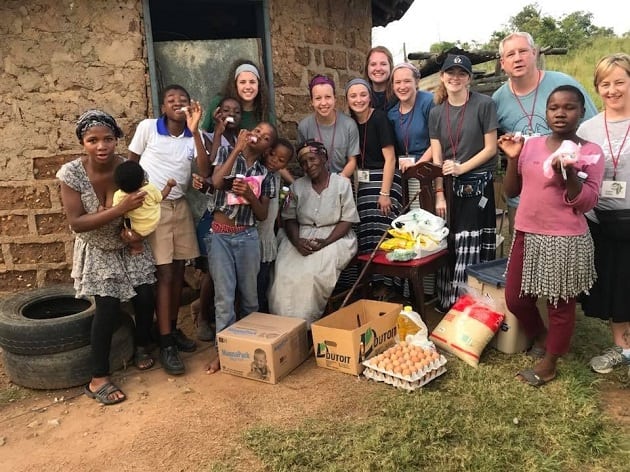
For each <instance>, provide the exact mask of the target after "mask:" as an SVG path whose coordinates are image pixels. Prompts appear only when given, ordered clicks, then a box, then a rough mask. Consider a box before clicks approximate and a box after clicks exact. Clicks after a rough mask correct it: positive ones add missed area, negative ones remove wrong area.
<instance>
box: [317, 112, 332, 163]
mask: <svg viewBox="0 0 630 472" xmlns="http://www.w3.org/2000/svg"><path fill="white" fill-rule="evenodd" d="M315 126H317V135H318V136H319V142H320V143H322V144H323V145H324V146H326V143H325V142H324V138H322V131H321V130H320V129H319V123H318V122H317V117H315ZM336 133H337V110H335V124H334V125H333V135H332V141H330V148H328V146H326V149H327V150H328V159H329V161H328V162H329V163H330V160H332V159H333V157H334V156H335V154H334V153H335V134H336ZM328 165H330V164H328Z"/></svg>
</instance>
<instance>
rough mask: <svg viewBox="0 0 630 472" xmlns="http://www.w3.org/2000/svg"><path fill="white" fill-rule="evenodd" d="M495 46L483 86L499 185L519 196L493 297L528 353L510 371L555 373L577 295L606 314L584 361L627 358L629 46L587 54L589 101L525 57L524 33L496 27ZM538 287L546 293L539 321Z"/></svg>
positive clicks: (534, 381)
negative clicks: (492, 72) (590, 61)
mask: <svg viewBox="0 0 630 472" xmlns="http://www.w3.org/2000/svg"><path fill="white" fill-rule="evenodd" d="M499 53H500V57H501V65H502V68H503V70H504V71H505V72H506V73H507V75H508V77H509V79H508V81H507V83H505V84H504V85H503V86H502V87H501V88H499V89H498V90H497V91H496V92H495V93H494V95H493V99H494V101H495V103H496V104H497V110H498V120H499V127H500V129H501V130H502V131H504V132H505V134H503V135H502V136H501V137H500V138H499V139H498V146H499V148H500V149H501V150H502V151H503V152H504V153H505V155H506V156H507V160H508V162H507V169H506V174H505V177H504V190H505V193H506V196H507V197H508V199H513V198H515V197H519V201H518V202H515V206H517V207H518V209H517V210H516V212H515V217H514V223H513V230H514V234H513V241H512V247H511V250H510V255H509V259H508V266H507V271H506V286H505V297H506V303H507V307H508V309H509V310H510V311H511V312H512V313H514V315H515V316H516V317H517V318H518V320H519V323H520V325H521V327H522V328H523V329H524V330H525V332H526V334H527V335H528V337H529V338H530V339H531V340H532V346H531V348H530V349H529V350H528V351H527V354H528V355H529V356H530V357H532V358H533V359H535V364H534V366H533V367H531V368H525V369H523V370H521V371H520V372H518V377H519V379H520V380H522V381H523V382H526V383H528V384H530V385H532V386H536V387H539V386H542V385H544V384H546V383H547V382H549V381H550V380H552V379H554V378H555V377H556V375H557V361H558V359H559V358H560V357H561V356H562V355H564V354H565V353H567V352H568V350H569V348H570V342H571V338H572V335H573V332H574V327H575V323H576V305H577V303H578V302H581V305H582V309H583V311H584V313H585V314H586V315H587V316H590V317H597V318H601V319H604V320H607V321H609V322H610V327H611V331H612V335H613V346H612V347H610V348H608V349H606V350H605V351H604V352H603V353H601V354H600V355H597V356H594V357H593V358H592V359H591V361H590V366H591V368H592V369H593V370H594V371H596V372H598V373H608V372H611V371H612V369H613V368H614V367H615V366H618V365H626V364H630V310H628V308H627V306H628V302H629V301H630V300H629V299H628V295H627V292H628V291H627V289H626V288H625V286H624V285H623V282H621V280H625V276H627V274H628V269H627V267H628V255H629V251H630V232H629V231H628V230H629V229H630V228H629V227H628V215H629V214H630V196H628V195H627V194H626V192H625V186H626V182H627V181H628V178H629V176H628V166H629V164H628V163H627V160H628V159H629V158H630V143H628V145H626V142H627V139H626V138H627V136H628V134H629V132H630V56H629V55H628V54H625V53H618V54H610V55H607V56H605V57H603V58H602V59H601V60H600V61H599V62H598V64H597V65H596V67H595V74H594V85H595V88H596V91H597V93H598V94H599V96H600V98H601V100H602V103H603V111H602V112H600V113H597V112H596V108H595V106H594V105H593V103H592V101H591V99H590V98H589V96H588V94H587V93H586V92H585V91H584V89H583V88H582V87H581V85H580V84H579V83H577V81H575V80H574V79H573V78H571V77H570V76H567V75H566V74H562V73H559V72H553V71H546V70H540V69H539V68H538V67H537V65H536V47H535V45H534V41H533V39H532V37H531V35H529V34H527V33H513V34H511V35H509V36H507V37H506V38H505V39H504V40H503V41H502V42H501V45H500V48H499ZM624 169H625V170H624ZM512 201H513V202H514V200H512ZM538 298H543V299H546V301H547V303H546V305H547V312H548V322H547V323H546V324H545V323H544V321H543V319H542V317H541V315H540V312H539V310H538V307H537V306H536V302H537V300H538Z"/></svg>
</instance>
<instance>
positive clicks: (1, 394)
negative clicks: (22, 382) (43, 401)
mask: <svg viewBox="0 0 630 472" xmlns="http://www.w3.org/2000/svg"><path fill="white" fill-rule="evenodd" d="M31 395H32V393H31V392H30V390H28V389H25V388H22V387H18V386H17V385H7V386H6V387H4V388H0V407H1V406H3V405H7V404H9V403H12V402H16V401H18V400H23V399H25V398H28V397H30V396H31Z"/></svg>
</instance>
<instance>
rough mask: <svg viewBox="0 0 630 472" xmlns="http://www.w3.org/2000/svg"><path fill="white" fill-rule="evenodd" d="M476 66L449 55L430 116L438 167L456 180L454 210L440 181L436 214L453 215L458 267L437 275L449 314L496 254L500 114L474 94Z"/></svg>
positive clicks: (441, 299) (487, 100)
mask: <svg viewBox="0 0 630 472" xmlns="http://www.w3.org/2000/svg"><path fill="white" fill-rule="evenodd" d="M472 76H473V72H472V64H471V62H470V59H469V58H468V57H467V56H465V55H462V54H448V55H447V57H446V59H445V60H444V63H443V64H442V68H441V70H440V81H441V84H440V86H439V87H438V89H437V90H436V92H435V95H434V97H435V98H434V99H435V103H436V105H435V107H434V108H433V109H432V110H431V113H430V114H429V136H430V138H431V152H432V155H433V162H434V163H436V164H440V165H442V171H443V173H444V174H445V175H452V176H453V205H452V208H447V207H446V199H445V198H444V187H443V182H442V178H438V179H436V185H435V192H436V213H437V214H438V215H439V216H441V217H443V218H446V214H447V212H451V218H450V221H451V228H450V231H451V233H453V234H455V247H454V248H452V250H454V251H455V266H454V267H447V268H445V269H442V270H441V271H440V273H439V275H438V282H437V287H438V297H439V302H440V308H441V309H442V310H445V311H446V310H448V309H449V308H450V307H451V305H452V304H453V303H454V302H455V300H456V299H457V296H458V287H459V286H460V284H463V283H465V282H466V267H467V266H468V265H470V264H478V263H480V262H485V261H491V260H494V258H495V252H496V212H495V207H494V185H493V181H492V174H493V171H494V169H495V168H496V162H497V128H498V123H497V111H496V105H495V104H494V102H493V101H492V99H491V98H490V97H488V96H486V95H483V94H481V93H478V92H474V91H471V90H470V83H471V81H472Z"/></svg>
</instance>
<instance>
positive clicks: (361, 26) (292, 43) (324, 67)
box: [270, 0, 372, 140]
mask: <svg viewBox="0 0 630 472" xmlns="http://www.w3.org/2000/svg"><path fill="white" fill-rule="evenodd" d="M270 17H271V46H272V55H273V67H274V86H275V101H276V102H275V103H276V115H277V117H278V127H279V131H280V134H281V135H283V136H286V137H287V138H289V139H291V140H294V139H296V138H297V123H298V122H299V121H300V120H301V119H302V118H304V116H306V114H308V113H309V112H310V111H311V108H310V101H309V95H308V82H309V80H310V79H311V77H312V76H313V75H315V74H326V75H328V76H330V77H332V78H333V80H334V81H335V84H336V86H337V87H336V88H337V105H338V108H341V109H344V106H345V101H344V97H343V95H344V94H343V87H344V85H345V83H346V82H347V81H348V80H350V79H351V78H354V77H360V76H362V71H363V65H364V63H365V54H366V52H367V51H368V50H369V49H370V47H371V40H372V33H371V32H372V12H371V1H370V0H349V1H344V2H340V1H337V0H271V1H270Z"/></svg>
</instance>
